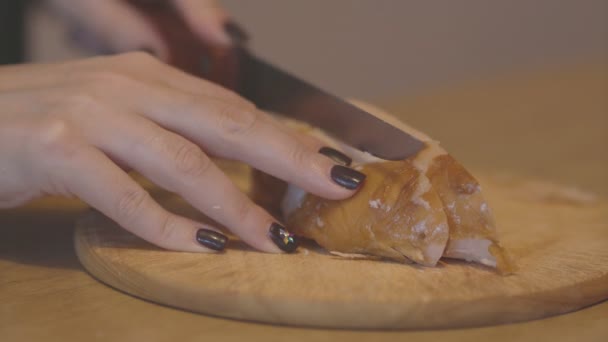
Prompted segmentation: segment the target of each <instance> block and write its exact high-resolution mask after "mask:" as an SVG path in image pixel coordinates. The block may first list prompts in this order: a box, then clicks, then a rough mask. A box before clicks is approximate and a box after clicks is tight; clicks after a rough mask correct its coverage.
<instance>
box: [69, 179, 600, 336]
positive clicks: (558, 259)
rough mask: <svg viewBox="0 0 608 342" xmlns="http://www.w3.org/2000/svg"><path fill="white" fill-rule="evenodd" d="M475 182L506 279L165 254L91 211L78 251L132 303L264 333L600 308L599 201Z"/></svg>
mask: <svg viewBox="0 0 608 342" xmlns="http://www.w3.org/2000/svg"><path fill="white" fill-rule="evenodd" d="M233 176H234V175H233ZM479 180H480V183H481V184H482V185H483V187H484V193H485V196H486V197H487V199H488V201H489V203H490V204H491V206H492V207H493V210H494V213H495V215H496V221H497V222H498V226H499V232H500V237H501V241H502V243H503V245H504V246H505V247H506V248H507V250H508V251H510V253H511V256H512V257H513V259H514V260H515V262H516V263H517V266H518V267H519V270H518V271H517V273H516V274H514V275H510V276H500V275H498V274H496V273H495V272H494V271H493V270H492V269H489V268H485V267H480V266H476V265H472V264H468V263H466V262H459V261H450V260H445V261H442V262H441V264H440V265H439V266H438V267H435V268H425V267H420V266H415V265H404V264H398V263H395V262H389V261H372V260H347V259H342V258H339V257H336V256H333V255H330V254H327V253H326V252H324V251H322V250H320V249H318V248H315V247H313V246H304V248H300V250H299V252H298V253H297V254H292V255H271V254H264V253H259V252H256V251H254V250H252V249H250V248H248V247H247V246H245V245H244V244H242V243H239V242H233V243H232V244H230V245H229V246H228V247H227V251H226V252H225V253H222V254H212V255H209V254H194V253H179V252H170V251H165V250H161V249H159V248H156V247H154V246H152V245H150V244H148V243H146V242H144V241H142V240H140V239H139V238H137V237H135V236H133V235H131V234H129V233H127V232H126V231H124V230H122V229H120V228H119V227H117V226H116V225H115V224H114V223H113V222H112V221H110V220H109V219H107V218H105V217H104V216H103V215H101V214H99V213H97V212H93V211H91V212H89V213H87V214H86V215H85V217H83V219H82V220H81V221H80V222H79V224H78V229H77V231H76V250H77V253H78V256H79V258H80V261H81V262H82V264H83V265H84V266H85V267H86V269H87V270H88V271H89V272H90V273H91V274H92V275H93V276H95V277H96V278H98V279H99V280H101V281H102V282H105V283H107V284H109V285H111V286H113V287H115V288H117V289H120V290H122V291H124V292H127V293H129V294H132V295H134V296H137V297H141V298H145V299H147V300H150V301H153V302H158V303H162V304H166V305H169V306H173V307H177V308H183V309H187V310H190V311H195V312H200V313H204V314H209V315H215V316H220V317H230V318H236V319H244V320H252V321H258V322H267V323H274V324H288V325H300V326H317V327H335V328H391V329H402V328H408V329H412V328H413V329H421V328H448V327H468V326H480V325H491V324H501V323H508V322H516V321H524V320H531V319H536V318H542V317H547V316H551V315H556V314H560V313H565V312H569V311H572V310H576V309H579V308H582V307H585V306H588V305H591V304H593V303H597V302H599V301H602V300H604V299H606V298H608V202H606V201H604V200H600V199H597V198H594V197H593V196H590V195H588V194H585V193H581V192H579V191H576V190H575V189H571V188H567V187H558V186H554V185H551V184H545V183H538V182H533V181H525V180H517V179H513V178H511V179H507V178H504V177H503V178H497V177H481V178H480V179H479ZM239 182H240V184H241V186H242V187H246V186H247V184H246V183H247V180H246V179H243V178H241V179H240V180H239ZM153 192H154V195H155V196H156V198H157V199H158V200H159V201H160V202H161V203H163V205H165V206H166V207H167V208H169V209H171V210H173V211H175V212H179V213H181V214H186V215H190V216H194V217H195V218H197V219H200V214H197V213H196V212H195V211H194V210H193V209H191V208H190V207H188V206H187V205H186V204H185V203H184V202H183V201H182V200H181V199H179V198H178V197H177V196H175V195H171V194H168V193H162V192H160V191H158V190H155V191H153Z"/></svg>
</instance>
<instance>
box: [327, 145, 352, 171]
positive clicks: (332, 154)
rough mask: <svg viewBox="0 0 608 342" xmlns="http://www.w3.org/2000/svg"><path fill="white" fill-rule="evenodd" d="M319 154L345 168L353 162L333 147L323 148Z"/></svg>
mask: <svg viewBox="0 0 608 342" xmlns="http://www.w3.org/2000/svg"><path fill="white" fill-rule="evenodd" d="M319 153H321V154H322V155H324V156H326V157H329V158H330V159H331V160H333V161H335V162H336V163H338V164H341V165H344V166H350V163H352V162H353V160H352V159H351V158H350V157H349V156H347V155H346V154H344V153H342V152H340V151H338V150H335V149H333V148H331V147H321V149H320V150H319Z"/></svg>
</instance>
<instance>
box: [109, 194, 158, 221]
mask: <svg viewBox="0 0 608 342" xmlns="http://www.w3.org/2000/svg"><path fill="white" fill-rule="evenodd" d="M149 197H150V194H148V192H146V191H145V190H144V189H139V188H132V189H127V190H125V191H123V193H122V194H121V195H120V197H119V199H118V202H117V204H116V218H117V219H118V220H119V221H122V222H130V221H132V220H133V219H135V217H137V215H138V214H139V213H140V212H141V211H142V209H143V207H144V206H145V204H146V202H147V201H148V198H149Z"/></svg>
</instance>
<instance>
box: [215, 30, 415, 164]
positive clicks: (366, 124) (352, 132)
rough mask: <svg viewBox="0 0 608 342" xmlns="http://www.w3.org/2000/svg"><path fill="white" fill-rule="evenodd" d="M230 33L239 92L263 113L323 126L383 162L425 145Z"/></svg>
mask: <svg viewBox="0 0 608 342" xmlns="http://www.w3.org/2000/svg"><path fill="white" fill-rule="evenodd" d="M226 30H227V32H228V33H229V34H230V36H231V37H232V39H233V41H234V42H235V45H236V50H237V56H238V57H237V58H238V71H237V86H236V89H235V90H236V91H237V92H238V93H239V94H240V95H241V96H243V97H245V98H247V99H248V100H250V101H252V102H253V103H254V104H255V105H256V106H258V107H259V108H261V109H264V110H267V111H271V112H273V113H276V114H278V115H282V116H286V117H289V118H293V119H297V120H300V121H304V122H307V123H309V124H310V125H312V126H316V127H319V128H321V129H323V130H324V131H325V132H327V133H329V134H330V135H332V136H334V137H335V138H337V139H339V140H341V141H343V142H345V143H347V144H349V145H351V146H353V147H355V148H357V149H359V150H361V151H364V152H368V153H371V154H372V155H374V156H377V157H379V158H382V159H387V160H403V159H406V158H408V157H410V156H413V155H415V154H416V153H418V151H420V150H421V149H422V148H424V146H425V144H424V143H423V142H421V141H420V140H418V139H416V138H414V137H413V136H411V135H409V134H407V133H406V132H404V131H402V130H400V129H398V128H396V127H394V126H392V125H391V124H389V123H387V122H385V121H383V120H381V119H379V118H377V117H376V116H374V115H372V114H370V113H368V112H366V111H364V110H362V109H359V108H358V107H356V106H354V105H351V104H350V103H348V102H346V101H344V100H342V99H340V98H339V97H337V96H334V95H332V94H330V93H327V92H325V91H323V90H321V89H319V88H318V87H316V86H314V85H312V84H310V83H308V82H306V81H304V80H302V79H299V78H297V77H295V76H293V75H291V74H290V73H288V72H286V71H284V70H281V69H280V68H278V67H276V66H274V65H272V64H271V63H268V62H266V61H264V60H262V59H260V58H258V57H256V56H255V55H253V54H252V53H251V52H250V51H249V49H248V48H247V47H246V42H247V41H248V36H247V34H246V33H245V32H244V31H243V30H242V29H241V28H240V27H239V26H238V25H236V24H234V23H232V22H231V23H228V24H227V25H226Z"/></svg>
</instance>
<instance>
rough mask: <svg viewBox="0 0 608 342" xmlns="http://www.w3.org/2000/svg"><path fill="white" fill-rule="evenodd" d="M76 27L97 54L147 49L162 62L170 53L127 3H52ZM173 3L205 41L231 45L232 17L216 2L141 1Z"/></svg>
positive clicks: (97, 0)
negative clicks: (227, 27) (229, 23)
mask: <svg viewBox="0 0 608 342" xmlns="http://www.w3.org/2000/svg"><path fill="white" fill-rule="evenodd" d="M49 1H50V3H51V4H52V5H53V7H54V8H56V9H57V10H58V11H59V12H60V13H61V14H62V15H63V16H64V17H65V18H66V20H67V22H68V23H69V24H70V26H72V31H73V32H74V36H75V38H76V40H77V41H78V42H79V43H80V44H81V45H84V46H85V47H87V48H89V49H91V50H93V51H96V52H111V53H120V52H128V51H136V50H147V51H149V52H152V53H154V54H155V55H156V56H157V57H159V58H160V59H162V60H165V61H166V60H167V58H168V56H169V51H168V48H167V45H166V44H165V43H164V42H163V40H162V38H161V36H160V35H159V34H158V32H157V31H156V30H155V29H154V27H153V26H152V25H151V23H150V22H149V21H148V20H147V19H146V18H145V17H144V16H143V15H142V14H141V13H140V12H138V11H137V10H136V9H135V8H134V7H133V6H132V5H130V4H129V3H128V2H127V0H49ZM137 1H139V2H141V3H144V4H145V3H146V2H148V3H154V2H169V3H171V4H172V5H173V6H175V8H176V9H177V10H178V12H179V13H180V14H181V15H182V17H183V19H184V20H185V21H186V23H187V24H188V25H189V26H190V28H191V29H192V31H193V32H194V33H195V34H197V35H198V36H199V37H200V39H201V40H202V41H205V42H207V43H209V44H211V45H213V46H218V47H222V46H228V45H230V44H231V42H230V37H229V36H228V35H227V34H226V32H225V30H224V24H225V23H226V21H227V20H228V15H227V14H226V12H225V11H224V10H223V9H222V8H221V7H220V6H219V4H218V3H217V1H214V0H137Z"/></svg>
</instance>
